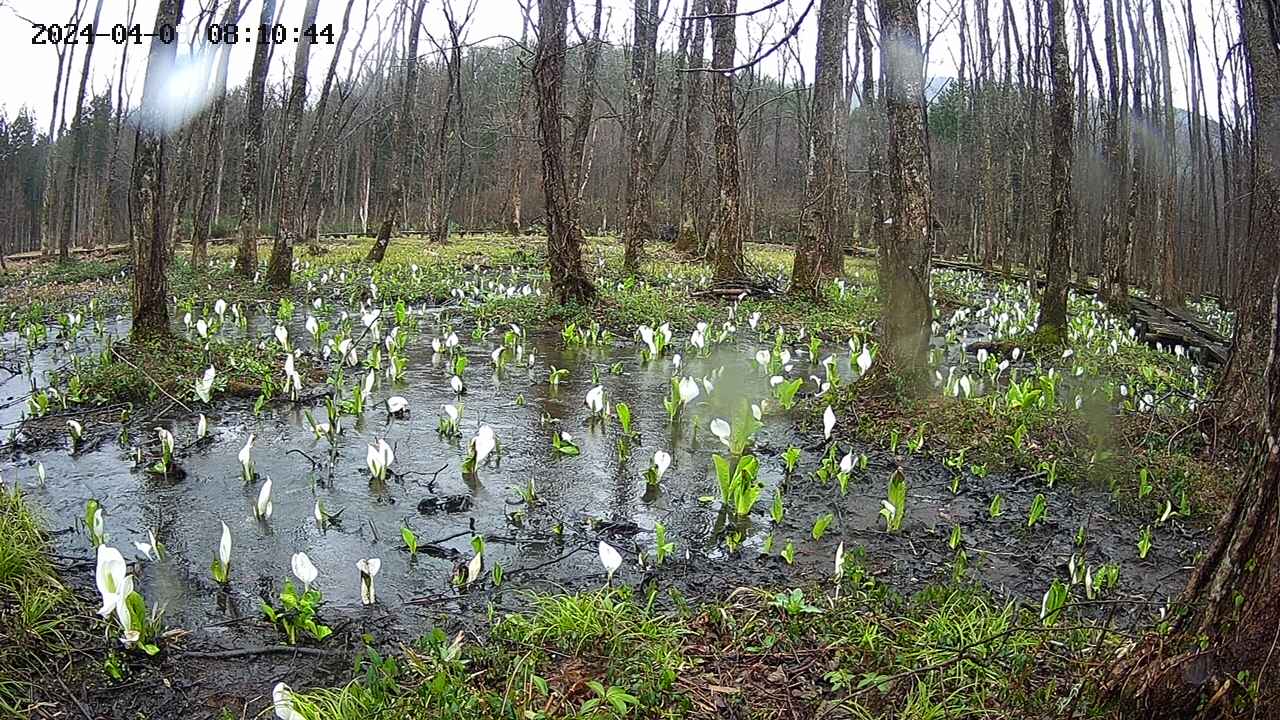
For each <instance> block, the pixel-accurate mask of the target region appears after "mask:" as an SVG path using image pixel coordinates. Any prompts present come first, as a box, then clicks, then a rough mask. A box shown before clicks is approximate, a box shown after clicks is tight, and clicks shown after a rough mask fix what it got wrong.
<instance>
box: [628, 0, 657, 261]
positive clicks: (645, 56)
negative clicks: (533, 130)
mask: <svg viewBox="0 0 1280 720" xmlns="http://www.w3.org/2000/svg"><path fill="white" fill-rule="evenodd" d="M633 9H634V15H633V18H634V19H633V23H634V25H635V40H634V42H633V43H632V46H631V74H630V76H629V78H628V85H627V122H626V126H627V156H628V158H629V159H630V167H629V168H628V171H627V215H626V219H625V220H624V221H623V226H622V227H623V229H622V237H623V240H624V243H625V246H626V249H625V251H624V253H623V259H622V270H623V272H625V273H628V274H633V273H635V272H636V271H637V270H639V269H640V261H641V260H642V259H643V257H644V246H645V243H649V242H653V239H654V233H653V196H652V187H651V186H652V184H653V172H652V169H651V168H652V166H653V96H654V90H655V86H656V84H657V80H658V68H657V62H658V0H634V2H633Z"/></svg>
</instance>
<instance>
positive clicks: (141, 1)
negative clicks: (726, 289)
mask: <svg viewBox="0 0 1280 720" xmlns="http://www.w3.org/2000/svg"><path fill="white" fill-rule="evenodd" d="M407 1H408V0H355V7H354V9H353V10H352V23H353V25H356V26H358V25H359V22H360V18H361V17H362V15H363V13H364V11H365V8H366V6H371V7H370V12H371V14H372V15H374V16H375V18H376V19H377V18H380V19H382V21H383V22H384V23H385V22H386V18H388V17H389V16H390V15H391V13H392V12H393V10H394V8H396V7H397V4H398V3H403V2H407ZM532 1H533V2H534V4H535V5H536V0H532ZM955 1H956V0H922V3H921V5H922V7H924V8H926V13H927V17H926V22H925V23H924V24H925V28H924V30H925V32H926V33H929V34H930V35H932V36H934V38H935V39H934V42H933V45H932V47H931V49H930V55H929V74H930V75H931V76H939V75H941V76H950V75H954V74H955V72H956V69H955V68H956V62H957V58H958V48H959V38H958V34H957V30H956V22H955V12H954V7H955V4H954V3H955ZM977 1H978V2H983V1H985V0H977ZM1140 1H1145V0H1140ZM81 2H82V3H83V4H85V5H89V6H92V5H93V3H94V2H95V0H81ZM136 2H137V10H136V17H135V22H136V23H138V24H140V25H141V26H142V27H143V28H144V30H149V29H150V28H151V26H152V25H153V23H154V20H155V8H156V4H157V2H158V0H136ZM210 2H211V0H186V14H187V16H188V18H190V17H193V16H194V14H195V13H196V11H197V10H198V9H199V7H200V6H201V5H208V4H209V3H210ZM247 2H248V3H249V6H248V9H247V12H246V13H245V15H244V17H243V18H242V19H241V22H240V25H241V26H249V25H256V23H257V20H258V14H259V9H260V7H261V4H260V3H261V0H247ZM443 2H444V0H428V3H427V11H426V18H425V20H424V25H425V30H426V32H429V33H433V34H435V35H436V36H437V37H439V36H440V35H442V34H443V31H444V29H445V22H444V16H443V12H442V8H443ZM452 2H453V4H454V7H455V9H456V10H455V11H456V12H459V13H461V12H462V11H463V8H464V6H465V5H466V3H467V2H474V3H475V13H474V17H473V18H472V20H471V23H470V25H469V26H468V28H467V37H468V39H469V40H470V41H471V42H477V41H487V42H494V43H496V42H501V41H502V40H501V38H502V37H519V35H520V30H521V13H520V9H519V5H518V3H517V0H452ZM662 2H663V8H664V22H663V33H662V39H661V41H660V42H662V44H663V45H665V46H667V47H673V46H674V45H675V23H674V20H675V18H676V17H677V16H678V15H680V13H681V2H682V0H662ZM766 2H767V0H739V3H738V5H739V10H740V11H742V10H747V9H752V8H755V7H759V6H761V5H764V4H766ZM814 2H815V9H814V10H813V11H812V12H811V13H810V14H809V17H807V18H806V19H805V22H804V25H803V27H802V30H801V32H800V34H799V35H798V37H797V39H796V41H795V42H796V45H795V47H796V49H797V51H798V54H799V56H800V60H801V61H802V62H803V63H804V64H805V66H806V71H805V72H806V77H807V78H809V79H812V75H813V74H812V63H813V49H814V36H815V27H814V25H815V16H816V14H817V11H816V3H817V0H814ZM1024 2H1025V0H1015V2H1014V7H1015V8H1016V10H1015V12H1016V13H1017V14H1018V15H1019V27H1020V28H1021V29H1022V31H1023V32H1025V30H1026V27H1025V22H1024V21H1023V20H1024V17H1025V16H1023V15H1022V10H1021V8H1022V7H1024ZM1164 2H1165V6H1166V14H1167V15H1169V16H1170V22H1171V25H1172V27H1171V28H1170V33H1169V34H1170V43H1171V53H1173V55H1174V58H1175V67H1174V85H1175V90H1174V95H1175V103H1177V104H1178V105H1179V106H1181V107H1185V106H1186V102H1185V96H1186V93H1185V90H1184V87H1183V86H1184V82H1183V80H1182V78H1184V77H1185V71H1184V69H1183V66H1185V65H1186V59H1185V58H1186V51H1185V48H1186V44H1187V33H1186V18H1185V7H1186V4H1185V2H1183V0H1164ZM75 4H76V3H75V0H0V38H3V40H2V42H3V43H4V45H3V47H4V48H5V50H4V54H5V57H4V59H5V60H6V61H7V62H6V63H5V66H6V70H7V72H6V75H7V77H6V78H5V80H4V82H3V83H0V107H2V108H3V110H4V112H5V113H6V114H8V115H9V116H12V115H13V114H14V113H16V112H17V110H18V109H19V108H20V107H22V106H27V107H28V108H30V109H31V110H32V111H33V112H34V113H35V114H36V116H37V117H38V118H40V123H41V125H46V124H47V123H48V119H49V115H50V109H51V106H52V100H53V81H54V77H55V75H56V67H57V57H56V54H55V48H54V47H53V46H50V45H33V44H32V36H33V34H34V31H33V29H32V26H31V23H32V22H37V23H49V24H53V23H65V22H67V20H68V18H69V17H70V14H71V12H72V8H74V7H75ZM221 4H222V5H224V6H225V5H226V0H223V1H222V3H221ZM278 4H282V5H283V15H282V18H281V23H282V24H283V25H285V26H286V27H289V28H293V27H296V26H297V25H299V24H300V22H301V17H302V10H303V5H304V4H305V0H278ZM604 4H605V12H606V24H607V30H606V36H607V37H608V39H609V40H610V41H612V42H615V43H622V42H624V37H626V35H627V34H628V33H629V31H630V3H629V2H627V1H626V0H605V3H604ZM807 4H808V0H785V2H784V3H783V4H782V5H781V6H780V7H778V8H777V9H775V10H772V11H769V12H767V13H762V14H760V15H757V16H754V17H752V18H750V19H745V18H744V19H742V20H740V21H739V42H738V52H739V56H740V58H739V59H740V60H745V59H747V58H748V57H749V56H750V55H749V53H751V52H752V51H753V50H755V49H756V48H758V47H760V45H761V43H762V38H763V43H764V44H766V45H767V44H771V43H772V41H774V40H776V39H777V38H780V37H781V35H782V33H783V32H785V29H786V28H787V27H789V26H790V25H791V24H792V21H793V20H794V18H796V17H797V16H798V15H799V14H800V13H801V12H802V11H803V10H804V9H805V7H806V5H807ZM868 4H869V5H870V6H874V5H875V3H874V2H870V3H868ZM1226 4H1228V3H1210V2H1208V1H1207V0H1191V5H1192V6H1193V7H1194V10H1193V12H1194V18H1195V21H1196V24H1197V34H1198V36H1199V38H1200V46H1201V59H1202V61H1201V64H1202V66H1203V68H1204V73H1205V76H1206V77H1205V80H1206V83H1207V85H1208V87H1207V88H1206V92H1207V93H1208V104H1209V109H1210V110H1211V111H1212V110H1213V108H1214V105H1215V101H1216V90H1217V88H1216V87H1215V76H1216V69H1215V62H1214V59H1213V52H1212V45H1211V43H1212V42H1213V39H1214V38H1213V34H1214V33H1213V28H1214V25H1215V20H1216V25H1217V41H1218V47H1219V52H1220V53H1223V52H1225V48H1226V47H1227V45H1228V44H1229V42H1230V40H1229V37H1230V36H1231V35H1233V34H1234V27H1225V25H1226V24H1229V23H1234V17H1233V16H1230V15H1227V16H1221V15H1219V16H1218V17H1216V18H1215V17H1214V13H1215V12H1218V11H1217V10H1216V9H1214V8H1215V7H1216V6H1221V5H1226ZM578 5H579V6H580V8H581V9H582V10H581V11H582V12H584V13H585V12H587V11H588V10H587V9H588V8H589V7H590V5H591V3H589V2H585V1H584V0H579V2H578ZM1087 5H1088V6H1089V8H1090V12H1091V14H1092V15H1093V16H1094V17H1093V18H1092V22H1093V24H1094V26H1095V27H1097V26H1098V23H1100V20H1101V17H1100V16H1101V3H1100V2H1098V0H1089V1H1088V2H1087ZM129 6H130V0H103V7H102V17H101V18H100V20H99V23H98V24H99V27H100V32H108V31H109V29H110V27H111V26H112V25H115V24H117V23H121V24H123V23H125V21H126V19H127V14H128V10H129ZM345 6H346V1H345V0H320V11H319V18H318V24H319V25H325V24H327V23H333V24H334V25H335V27H336V26H338V25H339V23H340V22H341V19H342V12H343V10H344V8H345ZM970 12H971V13H972V6H970ZM992 12H993V16H992V19H991V22H992V24H993V25H994V26H995V27H994V28H993V32H998V29H999V26H998V18H999V14H998V13H997V12H996V11H995V10H994V9H993V10H992ZM91 14H92V7H90V8H89V9H88V11H87V13H86V15H87V17H86V20H85V22H88V20H89V19H90V17H91ZM1146 14H1147V15H1149V11H1148V13H1146ZM376 19H375V21H374V22H371V23H370V27H369V30H368V31H367V33H366V37H365V49H366V50H367V49H368V47H369V46H370V45H372V44H373V43H374V42H375V41H376V40H377V34H378V30H377V28H378V25H377V22H376ZM583 21H584V22H586V19H585V18H584V20H583ZM189 27H190V26H189V25H188V26H187V27H186V28H185V29H188V32H187V34H186V35H184V36H183V37H182V38H181V40H180V43H181V45H180V48H181V49H180V53H179V54H180V55H185V54H186V48H187V43H188V41H189V39H190V32H189ZM355 33H356V29H355V28H353V30H352V35H351V38H350V39H349V41H348V50H350V46H351V44H353V43H354V39H355ZM571 33H572V31H571ZM1093 34H1094V42H1095V43H1097V45H1098V47H1097V52H1098V54H1099V56H1100V57H1101V56H1102V53H1103V48H1102V47H1101V41H1102V33H1101V32H1100V31H1098V32H1095V33H1093ZM1072 35H1074V31H1072ZM997 40H998V38H997ZM294 47H295V46H294V44H293V39H292V36H291V37H290V39H289V42H288V43H286V44H285V45H281V46H278V48H277V51H276V52H275V53H274V55H273V59H272V65H271V80H272V81H273V82H279V81H280V80H281V79H282V78H283V77H284V74H285V69H286V67H287V66H288V65H290V64H292V62H293V49H294ZM421 47H422V51H423V52H426V51H427V49H428V48H430V44H429V43H428V42H426V39H425V37H424V39H423V41H422V42H421ZM83 49H84V46H80V47H79V48H77V50H76V52H77V57H76V60H75V70H74V71H75V78H76V79H74V80H73V81H72V90H71V92H72V94H73V96H74V93H75V85H76V82H77V81H78V77H79V72H80V63H81V57H82V55H80V53H83ZM1075 51H1076V48H1075V43H1074V39H1073V41H1072V45H1071V52H1072V60H1073V62H1074V60H1075V57H1074V55H1075ZM331 52H332V50H331V49H330V48H329V47H328V46H326V45H317V46H316V47H315V49H314V51H313V53H312V64H311V68H312V76H313V78H315V77H316V76H322V74H323V73H324V71H325V70H326V69H327V65H328V62H329V59H330V58H331V57H332V55H331ZM709 52H710V48H709V47H708V54H709ZM122 54H123V48H122V47H121V46H120V45H116V44H114V43H112V42H111V40H110V39H109V38H102V39H100V40H99V41H98V43H97V45H96V47H95V49H94V57H93V71H92V79H91V82H92V86H93V88H94V90H96V91H99V92H101V91H103V90H105V89H106V88H107V87H108V86H110V85H113V84H114V82H115V78H116V77H117V76H118V73H119V68H120V62H121V57H122ZM145 55H146V45H145V44H144V45H135V46H133V47H132V48H131V49H130V51H129V66H128V68H129V74H128V83H127V84H128V87H129V90H130V95H131V97H132V99H133V102H134V103H136V102H137V100H138V99H139V97H140V95H141V91H140V88H141V84H142V74H143V70H144V64H145ZM252 55H253V49H252V45H251V44H242V45H239V46H237V47H235V49H234V50H233V52H232V54H231V70H230V73H231V80H230V83H231V85H232V86H235V85H237V84H240V83H243V82H244V80H245V78H246V77H247V76H248V74H249V69H250V65H251V63H252V59H253V58H252ZM1102 59H1103V62H1105V57H1103V58H1102ZM780 62H781V57H776V58H771V59H770V60H768V61H766V62H765V63H764V69H765V71H766V72H769V73H771V74H774V75H777V74H778V72H779V63H780ZM345 65H346V63H345V61H344V62H343V64H342V67H345ZM792 72H793V73H794V72H795V71H794V70H793V71H792ZM313 84H318V81H314V80H313Z"/></svg>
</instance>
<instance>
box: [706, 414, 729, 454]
mask: <svg viewBox="0 0 1280 720" xmlns="http://www.w3.org/2000/svg"><path fill="white" fill-rule="evenodd" d="M711 434H712V435H715V436H716V437H717V438H718V439H719V440H720V442H721V443H722V444H723V445H724V446H725V447H729V436H730V435H732V434H733V428H732V427H730V426H729V423H727V422H725V421H724V419H723V418H716V419H714V420H712V421H711Z"/></svg>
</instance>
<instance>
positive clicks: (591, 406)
mask: <svg viewBox="0 0 1280 720" xmlns="http://www.w3.org/2000/svg"><path fill="white" fill-rule="evenodd" d="M586 405H587V409H588V410H590V411H591V414H592V415H599V414H600V413H602V412H604V386H603V385H597V386H595V387H593V388H591V389H590V390H588V391H587V399H586Z"/></svg>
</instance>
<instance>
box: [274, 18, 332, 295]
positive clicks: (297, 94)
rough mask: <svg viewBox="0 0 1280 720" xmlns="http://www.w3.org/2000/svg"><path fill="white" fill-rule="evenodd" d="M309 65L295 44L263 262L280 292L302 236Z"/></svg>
mask: <svg viewBox="0 0 1280 720" xmlns="http://www.w3.org/2000/svg"><path fill="white" fill-rule="evenodd" d="M319 6H320V0H307V4H306V5H305V6H303V9H302V27H311V26H312V25H315V23H316V12H317V10H318V9H319ZM310 65H311V43H310V42H306V41H303V42H299V43H298V45H297V47H296V48H295V52H294V54H293V79H292V81H291V82H290V87H289V99H288V101H287V102H286V103H285V107H284V129H283V131H282V132H281V137H282V139H283V142H281V143H280V163H279V168H280V176H281V177H282V179H283V182H282V183H281V187H280V208H279V215H278V218H277V220H278V222H277V225H276V237H275V242H273V243H272V244H271V261H270V262H269V263H267V283H268V284H269V285H270V286H271V287H273V288H275V289H277V290H281V289H284V288H287V287H289V285H290V284H291V283H292V282H293V248H294V246H295V245H297V244H298V239H299V238H301V237H302V225H303V222H302V180H303V177H302V175H303V173H302V167H303V165H304V164H305V162H306V160H305V156H304V153H305V148H302V149H300V148H299V147H298V135H299V134H300V133H301V132H302V111H303V109H304V108H305V107H306V104H307V68H308V67H309V66H310Z"/></svg>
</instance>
